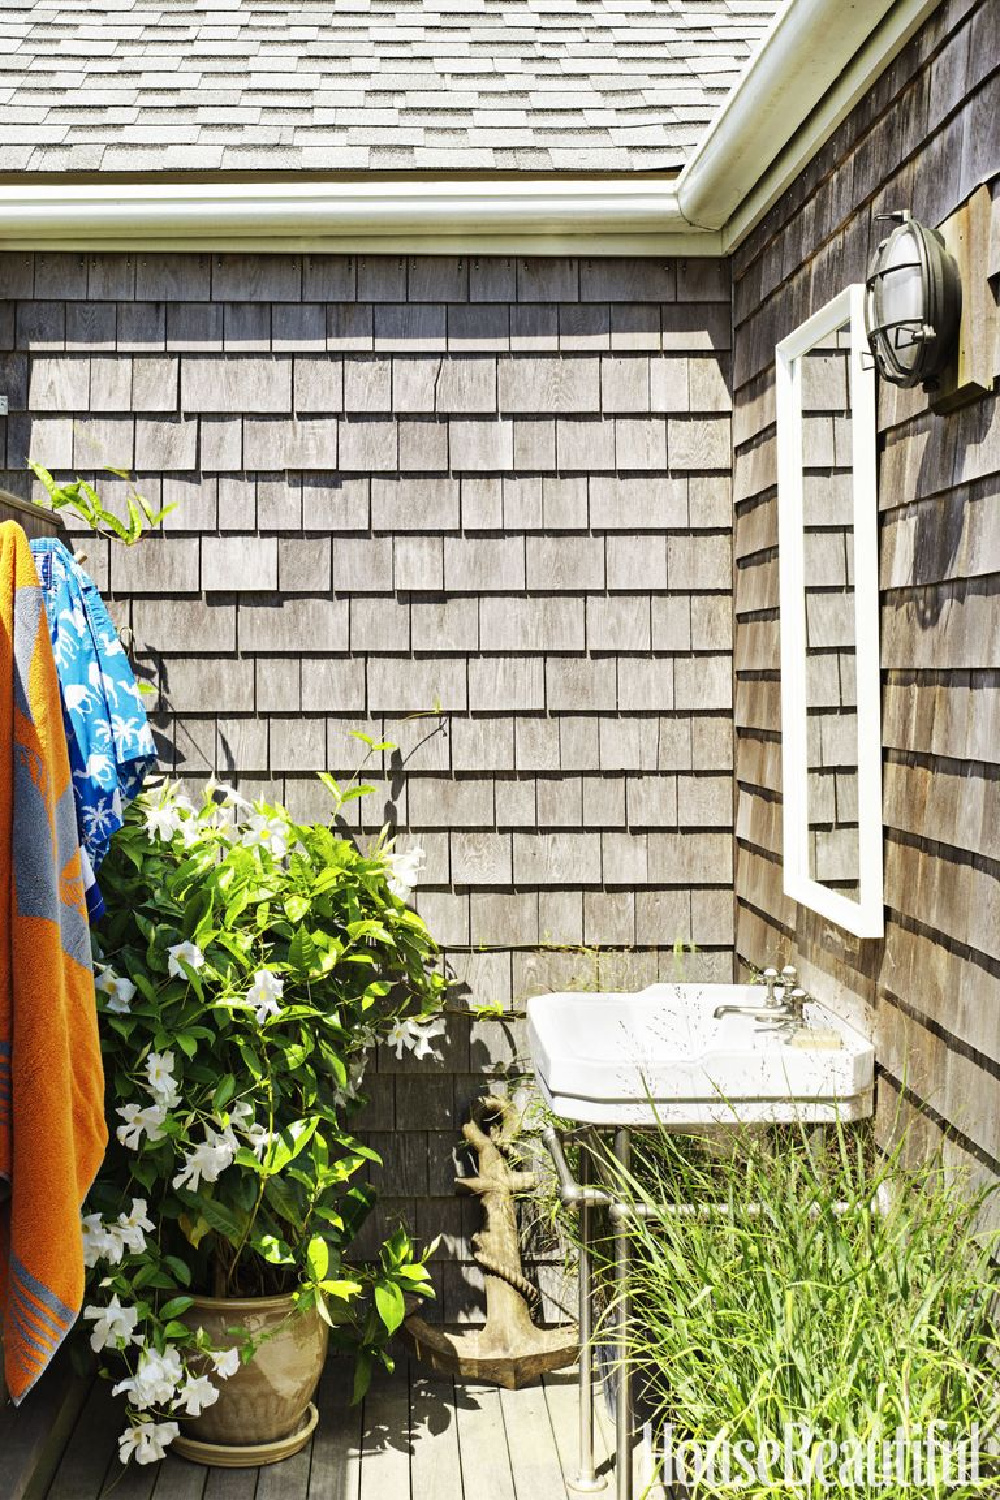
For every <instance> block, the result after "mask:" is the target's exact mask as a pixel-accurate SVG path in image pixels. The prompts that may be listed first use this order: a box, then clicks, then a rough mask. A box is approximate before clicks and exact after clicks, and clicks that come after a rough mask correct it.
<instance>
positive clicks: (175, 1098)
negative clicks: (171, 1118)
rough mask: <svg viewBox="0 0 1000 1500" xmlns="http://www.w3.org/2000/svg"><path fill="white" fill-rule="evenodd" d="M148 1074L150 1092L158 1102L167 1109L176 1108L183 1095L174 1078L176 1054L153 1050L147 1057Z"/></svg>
mask: <svg viewBox="0 0 1000 1500" xmlns="http://www.w3.org/2000/svg"><path fill="white" fill-rule="evenodd" d="M146 1076H147V1078H148V1079H149V1092H150V1093H151V1094H152V1096H153V1098H154V1099H155V1100H156V1102H157V1104H162V1105H163V1106H164V1108H166V1109H176V1107H177V1105H178V1104H179V1103H180V1101H181V1096H180V1094H179V1093H178V1090H177V1080H176V1079H175V1078H174V1054H173V1053H172V1052H151V1053H150V1054H149V1056H148V1057H147V1058H146Z"/></svg>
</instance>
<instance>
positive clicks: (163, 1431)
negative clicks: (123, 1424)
mask: <svg viewBox="0 0 1000 1500" xmlns="http://www.w3.org/2000/svg"><path fill="white" fill-rule="evenodd" d="M179 1432H180V1428H179V1427H178V1425H177V1423H176V1422H137V1423H136V1424H135V1425H134V1426H132V1427H128V1428H126V1429H125V1431H124V1432H123V1433H122V1435H121V1437H120V1438H119V1439H118V1457H119V1459H120V1460H121V1462H122V1463H123V1464H127V1463H128V1461H129V1459H130V1458H131V1457H132V1454H133V1453H134V1454H135V1461H136V1463H137V1464H155V1463H158V1462H159V1460H160V1459H161V1458H163V1456H164V1453H165V1451H166V1449H167V1448H168V1447H169V1446H170V1444H171V1443H172V1442H173V1440H174V1438H175V1437H176V1436H177V1434H178V1433H179Z"/></svg>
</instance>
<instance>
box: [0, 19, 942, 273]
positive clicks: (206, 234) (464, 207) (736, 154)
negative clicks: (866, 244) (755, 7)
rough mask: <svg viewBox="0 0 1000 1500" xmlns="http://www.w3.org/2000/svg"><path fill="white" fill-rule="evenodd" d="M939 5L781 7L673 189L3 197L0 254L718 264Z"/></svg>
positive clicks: (171, 183) (219, 187) (61, 188)
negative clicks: (710, 260)
mask: <svg viewBox="0 0 1000 1500" xmlns="http://www.w3.org/2000/svg"><path fill="white" fill-rule="evenodd" d="M939 3H940V0H785V3H784V4H783V6H782V8H781V9H780V11H779V12H778V15H777V18H776V20H775V22H774V24H773V26H772V28H771V30H770V31H769V32H768V34H767V35H766V37H765V39H764V41H763V43H762V45H761V48H760V50H759V52H758V53H757V54H756V56H755V57H754V59H753V61H752V62H751V64H750V67H749V68H748V69H747V71H746V73H745V74H744V75H743V77H742V78H741V80H740V82H739V84H738V85H737V87H736V88H735V89H734V90H733V92H732V94H731V95H730V96H729V98H728V99H727V101H726V103H725V105H724V107H723V109H722V111H721V112H720V114H719V115H718V116H717V117H716V119H715V121H714V122H713V124H712V126H711V127H710V129H709V130H708V132H707V133H706V135H705V136H704V138H703V139H702V141H701V143H700V144H699V146H698V147H697V149H696V151H695V154H694V156H693V157H692V158H691V160H690V161H689V162H688V164H687V166H686V167H685V168H684V170H683V172H682V173H681V174H680V176H679V177H678V178H674V179H669V178H664V177H642V176H638V175H632V176H624V177H605V178H579V179H570V178H566V177H562V176H558V177H537V178H533V179H530V180H528V179H520V180H519V179H517V178H505V179H500V178H495V177H490V176H487V175H483V176H481V177H479V178H478V179H476V180H464V181H461V180H456V179H451V178H449V179H442V178H437V179H434V178H423V179H421V180H415V179H407V178H405V177H403V178H393V179H388V178H374V177H370V178H366V179H362V180H359V181H340V180H327V181H316V180H312V179H305V178H295V177H289V178H285V179H283V180H282V181H280V182H279V181H274V180H268V179H267V178H265V177H264V176H263V174H261V176H260V177H259V178H255V177H254V176H253V175H252V174H248V175H247V176H246V178H245V179H244V180H242V181H240V182H232V181H227V180H216V181H208V182H189V181H186V180H184V179H183V178H177V177H174V178H155V177H154V178H153V179H152V180H148V181H145V182H128V183H122V182H102V181H101V180H100V179H98V180H97V181H91V182H89V183H79V182H68V183H62V182H59V181H55V182H53V181H50V182H48V183H44V184H39V183H34V182H32V181H31V179H30V178H27V177H24V178H22V179H20V180H18V181H15V182H13V183H8V184H6V185H4V184H0V248H2V249H5V250H32V249H38V248H42V249H44V248H52V249H54V248H58V249H62V250H100V249H106V250H110V249H123V250H144V249H145V250H177V249H181V248H185V247H186V248H194V249H203V250H259V251H274V250H297V251H319V250H341V251H347V252H355V253H372V254H374V253H382V254H393V253H400V254H405V253H408V252H414V251H415V252H420V251H423V252H424V253H426V254H463V255H465V254H468V255H472V254H478V255H490V254H495V255H593V256H598V255H626V256H667V255H689V256H697V255H708V256H712V255H720V254H726V253H728V252H729V251H730V250H732V249H733V248H734V247H735V246H736V245H737V244H738V243H739V242H740V240H741V239H742V238H743V237H744V235H745V234H747V233H748V232H749V231H750V229H751V228H752V227H753V225H754V224H755V223H756V222H758V220H759V219H760V218H761V217H762V216H763V214H764V213H766V211H767V209H768V208H769V207H770V205H771V203H773V202H774V201H775V199H776V198H777V197H778V196H779V194H780V193H781V192H783V191H784V189H785V187H786V186H787V185H788V183H789V182H791V181H792V180H793V178H794V177H795V176H796V174H797V173H798V172H799V171H801V170H802V168H803V167H804V166H805V164H806V163H807V162H808V161H809V160H810V159H811V158H812V156H813V155H814V154H815V153H816V151H817V150H818V149H819V147H820V146H821V145H822V143H823V142H824V141H825V140H826V139H827V138H828V137H829V136H830V134H831V133H832V132H833V130H835V129H836V127H837V125H838V124H839V123H840V121H841V120H842V119H843V118H844V116H845V115H846V114H847V113H848V112H849V110H850V109H851V108H852V107H853V106H854V104H855V103H856V102H857V101H858V99H859V98H860V97H861V96H862V94H863V93H864V92H865V90H866V89H867V88H868V87H869V86H870V85H871V82H872V80H873V79H874V78H875V77H876V76H877V75H878V74H879V73H880V72H882V70H883V69H884V68H885V67H886V66H887V65H888V63H889V62H890V61H891V60H892V58H893V57H895V55H896V54H897V53H898V52H899V50H900V49H901V48H902V47H903V45H904V44H905V43H906V41H907V40H908V39H909V37H910V36H912V35H913V33H914V31H916V29H917V28H918V27H919V26H920V25H921V23H922V22H923V21H924V20H925V19H926V17H927V16H928V15H929V14H930V13H931V11H933V10H934V9H935V7H936V5H937V4H939Z"/></svg>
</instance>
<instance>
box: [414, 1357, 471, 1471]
mask: <svg viewBox="0 0 1000 1500" xmlns="http://www.w3.org/2000/svg"><path fill="white" fill-rule="evenodd" d="M410 1432H411V1435H412V1440H413V1456H412V1457H411V1459H410V1500H462V1494H463V1489H462V1459H461V1454H460V1453H459V1449H458V1422H457V1420H456V1416H455V1385H454V1382H453V1381H452V1380H449V1379H444V1378H438V1377H437V1376H434V1375H428V1374H426V1373H425V1372H424V1371H423V1370H422V1369H421V1368H420V1366H419V1365H415V1364H414V1365H411V1366H410ZM466 1493H467V1494H469V1495H472V1493H473V1492H472V1491H471V1490H468V1491H466Z"/></svg>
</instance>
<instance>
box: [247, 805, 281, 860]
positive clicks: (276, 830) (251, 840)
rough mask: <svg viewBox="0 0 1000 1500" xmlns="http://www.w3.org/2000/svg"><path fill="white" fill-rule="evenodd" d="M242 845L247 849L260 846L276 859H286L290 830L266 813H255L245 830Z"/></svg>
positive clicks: (279, 820) (278, 819)
mask: <svg viewBox="0 0 1000 1500" xmlns="http://www.w3.org/2000/svg"><path fill="white" fill-rule="evenodd" d="M241 843H242V844H243V845H244V847H245V848H247V849H253V848H255V847H256V846H257V845H258V844H259V845H260V847H261V848H262V849H267V850H269V851H270V853H271V854H273V855H274V856H275V857H276V858H278V859H281V858H283V857H284V855H285V852H286V850H287V848H288V829H287V828H286V826H285V824H284V823H283V822H282V820H281V819H280V818H269V817H268V816H267V814H266V813H254V814H253V815H252V816H251V818H250V821H249V823H248V825H247V827H246V828H245V829H244V830H243V835H242V838H241Z"/></svg>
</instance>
